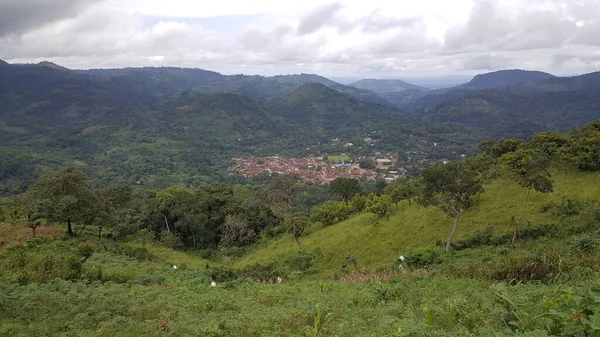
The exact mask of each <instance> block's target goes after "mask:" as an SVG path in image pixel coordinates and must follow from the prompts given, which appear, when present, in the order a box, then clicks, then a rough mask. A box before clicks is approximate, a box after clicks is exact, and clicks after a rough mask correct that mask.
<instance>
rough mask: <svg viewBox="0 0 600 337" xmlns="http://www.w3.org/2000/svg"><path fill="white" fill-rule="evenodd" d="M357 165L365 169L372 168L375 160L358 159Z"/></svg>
mask: <svg viewBox="0 0 600 337" xmlns="http://www.w3.org/2000/svg"><path fill="white" fill-rule="evenodd" d="M358 167H360V168H361V169H365V170H374V169H375V167H376V166H375V162H374V161H373V160H371V159H362V160H359V161H358Z"/></svg>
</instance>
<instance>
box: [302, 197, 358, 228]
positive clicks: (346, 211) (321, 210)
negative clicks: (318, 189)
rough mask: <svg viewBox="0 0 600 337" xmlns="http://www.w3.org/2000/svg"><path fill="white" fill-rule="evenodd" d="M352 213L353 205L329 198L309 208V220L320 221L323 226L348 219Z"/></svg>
mask: <svg viewBox="0 0 600 337" xmlns="http://www.w3.org/2000/svg"><path fill="white" fill-rule="evenodd" d="M352 213H354V207H352V205H349V204H346V203H345V202H343V201H334V200H329V201H326V202H324V203H323V204H321V205H317V206H314V207H313V208H311V209H310V220H311V221H313V222H321V223H322V224H323V225H324V226H331V225H333V224H335V223H338V222H340V221H343V220H346V219H348V217H350V215H352Z"/></svg>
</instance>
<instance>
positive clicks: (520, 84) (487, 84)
mask: <svg viewBox="0 0 600 337" xmlns="http://www.w3.org/2000/svg"><path fill="white" fill-rule="evenodd" d="M554 79H555V80H557V81H560V80H561V78H559V77H555V76H554V75H551V74H548V73H544V72H540V71H529V70H520V69H513V70H499V71H494V72H490V73H485V74H479V75H476V76H475V77H474V78H473V79H472V80H471V81H469V82H468V83H465V84H461V85H458V86H454V87H451V88H443V89H437V90H430V91H428V92H423V93H420V94H418V95H414V96H413V97H411V99H409V100H405V101H403V102H402V103H401V104H400V105H399V107H401V108H403V109H406V110H408V111H416V110H420V109H428V108H431V107H434V106H436V105H439V104H442V103H444V102H447V101H452V100H455V99H459V98H462V97H465V96H469V95H472V94H473V92H479V91H485V90H511V89H512V88H513V87H514V88H515V89H514V90H515V91H523V90H524V87H525V86H531V87H538V86H539V85H543V83H546V82H550V81H552V80H554ZM517 88H520V89H517Z"/></svg>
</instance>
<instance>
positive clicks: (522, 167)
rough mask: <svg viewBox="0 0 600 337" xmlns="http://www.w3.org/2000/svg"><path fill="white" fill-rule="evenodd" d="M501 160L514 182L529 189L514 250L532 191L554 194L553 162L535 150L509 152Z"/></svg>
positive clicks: (520, 216) (519, 222) (516, 228)
mask: <svg viewBox="0 0 600 337" xmlns="http://www.w3.org/2000/svg"><path fill="white" fill-rule="evenodd" d="M500 160H501V162H503V163H504V164H506V166H508V168H509V170H510V172H511V174H512V178H513V180H514V181H516V182H517V184H519V185H520V186H521V187H523V188H526V189H527V195H526V196H525V202H524V203H523V208H522V209H521V214H520V215H519V218H518V219H517V221H516V223H515V231H514V233H513V237H512V242H511V245H512V247H513V248H514V247H515V240H516V239H517V232H518V231H519V225H520V224H521V219H522V218H523V214H524V213H525V208H526V207H527V203H528V201H529V194H530V193H531V190H532V189H533V190H535V191H536V192H540V193H551V192H552V189H553V187H552V181H551V180H550V172H549V171H548V169H549V167H550V163H551V162H550V158H549V157H548V156H547V155H546V154H545V153H544V152H541V151H536V150H534V149H519V150H516V151H514V152H509V153H506V154H505V155H503V156H502V157H501V158H500Z"/></svg>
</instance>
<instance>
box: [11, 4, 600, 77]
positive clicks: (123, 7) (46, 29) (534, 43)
mask: <svg viewBox="0 0 600 337" xmlns="http://www.w3.org/2000/svg"><path fill="white" fill-rule="evenodd" d="M7 1H8V0H4V2H3V4H4V6H5V7H6V4H5V3H15V4H16V3H17V2H16V1H8V2H7ZM21 1H22V0H21ZM36 1H38V0H36ZM39 1H42V0H39ZM49 1H54V2H57V1H63V2H64V3H65V4H67V3H68V4H70V6H67V7H66V8H71V9H70V10H68V11H65V12H64V13H61V14H60V15H57V14H56V13H54V12H52V11H50V12H48V11H45V10H42V9H43V8H45V7H43V8H42V9H40V10H39V12H35V9H32V10H33V11H34V12H33V13H28V14H26V15H25V14H23V12H24V10H23V7H22V6H21V7H19V10H13V11H12V13H15V14H14V15H15V18H14V19H13V20H12V21H11V22H13V23H11V25H8V24H4V26H3V25H2V23H0V58H2V59H7V60H8V61H9V62H36V61H41V60H44V59H49V60H51V61H53V62H56V63H59V64H61V65H65V66H67V67H75V68H95V67H115V66H118V67H122V66H145V65H157V64H159V65H169V66H191V67H201V68H207V69H211V70H216V71H220V72H224V73H239V72H245V73H262V74H279V73H290V72H313V71H318V72H319V73H321V74H324V75H330V76H332V75H338V76H341V75H354V74H369V73H372V74H371V75H369V76H372V77H376V76H381V77H389V76H393V75H406V76H410V75H418V74H421V73H425V74H428V75H431V74H434V73H453V72H482V71H487V70H497V69H501V68H529V69H540V70H546V71H551V72H556V73H569V74H570V73H572V72H579V73H580V72H585V71H595V70H600V55H599V54H598V53H597V47H598V46H600V39H598V38H597V36H600V1H596V0H587V1H586V0H579V1H577V2H574V1H567V0H502V1H500V0H494V1H493V0H456V1H445V0H443V1H442V0H437V1H436V0H420V1H413V0H397V1H387V0H370V1H364V0H360V1H359V0H339V1H337V2H330V3H323V2H322V1H320V0H319V1H317V0H303V1H285V2H282V1H274V0H258V1H252V2H247V1H243V2H242V1H234V0H221V1H216V2H210V3H209V2H205V1H202V2H199V1H184V0H170V1H168V2H165V1H162V0H104V1H100V0H98V1H94V0H89V1H84V2H80V3H79V5H74V4H75V2H74V1H73V0H70V1H69V0H49ZM82 4H83V5H82ZM2 6H3V5H2V4H0V9H1V8H2ZM6 8H8V7H6ZM11 8H17V6H16V5H12V7H11ZM258 14H260V15H258ZM223 15H227V18H226V19H227V20H225V18H221V16H223ZM236 15H238V16H239V17H236ZM253 15H258V16H253ZM265 15H266V16H265ZM20 16H22V17H23V18H24V19H27V20H29V21H31V18H34V17H35V18H44V19H39V20H37V21H36V22H37V23H36V24H34V25H31V24H20V25H15V22H21V21H19V20H17V19H18V18H19V17H20ZM0 18H1V15H0ZM28 18H29V19H28ZM207 18H210V19H207ZM259 18H261V19H259ZM265 18H268V19H269V21H266V19H265ZM238 19H239V20H238ZM271 19H272V20H271ZM27 20H25V21H23V22H26V21H27ZM207 20H210V24H208V22H209V21H207ZM236 20H238V21H236ZM219 22H223V23H222V24H219ZM231 22H240V23H241V22H243V24H241V26H242V27H243V26H244V25H245V28H241V29H239V30H237V31H233V32H231V27H229V26H231V25H227V23H231ZM247 22H251V23H250V24H247ZM224 26H227V27H226V28H228V30H227V31H225V29H224V28H223V27H224ZM238 26H240V25H238ZM6 27H8V28H6ZM11 27H12V28H11ZM15 27H16V28H15ZM2 28H4V31H5V32H10V33H4V34H2Z"/></svg>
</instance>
